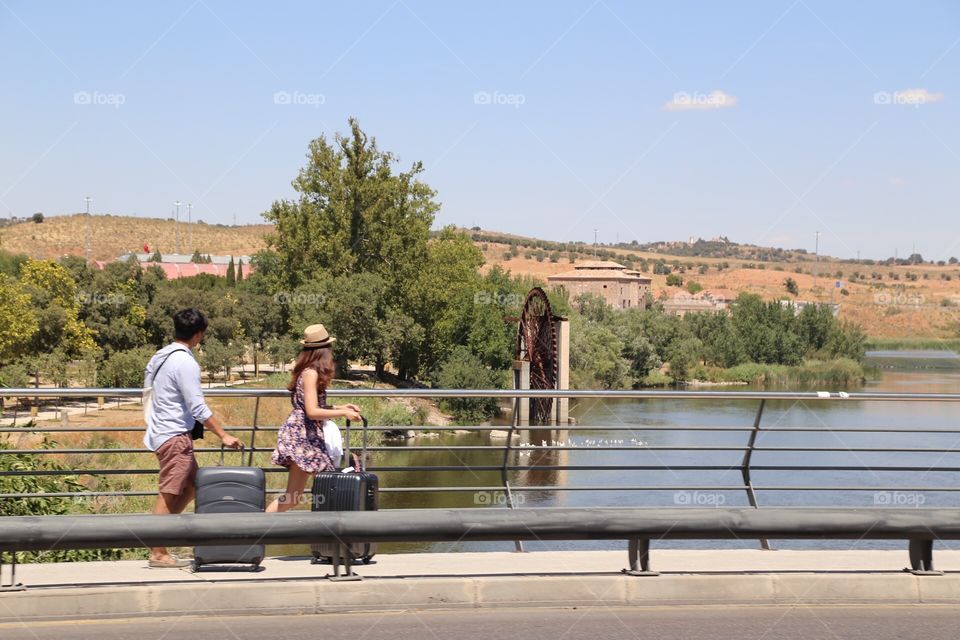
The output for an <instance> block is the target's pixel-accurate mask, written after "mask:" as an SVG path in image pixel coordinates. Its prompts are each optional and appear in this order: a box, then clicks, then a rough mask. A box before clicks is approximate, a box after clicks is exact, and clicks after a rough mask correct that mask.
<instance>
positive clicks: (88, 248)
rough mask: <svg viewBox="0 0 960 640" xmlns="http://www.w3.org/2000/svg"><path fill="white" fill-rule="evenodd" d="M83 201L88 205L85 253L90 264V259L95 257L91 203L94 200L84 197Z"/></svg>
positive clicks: (84, 243) (84, 241)
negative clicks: (91, 226)
mask: <svg viewBox="0 0 960 640" xmlns="http://www.w3.org/2000/svg"><path fill="white" fill-rule="evenodd" d="M83 200H84V202H86V203H87V215H86V216H85V218H86V221H87V224H86V230H85V232H84V235H85V237H84V239H83V253H84V255H85V256H86V257H87V262H90V259H91V258H92V257H93V234H92V233H91V232H90V202H92V201H93V198H91V197H90V196H84V198H83Z"/></svg>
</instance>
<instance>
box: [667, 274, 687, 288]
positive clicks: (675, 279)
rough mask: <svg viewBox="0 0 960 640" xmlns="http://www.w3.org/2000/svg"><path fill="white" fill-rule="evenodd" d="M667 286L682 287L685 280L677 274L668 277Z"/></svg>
mask: <svg viewBox="0 0 960 640" xmlns="http://www.w3.org/2000/svg"><path fill="white" fill-rule="evenodd" d="M667 286H668V287H682V286H683V278H682V277H680V276H679V275H677V274H675V273H671V274H669V275H667Z"/></svg>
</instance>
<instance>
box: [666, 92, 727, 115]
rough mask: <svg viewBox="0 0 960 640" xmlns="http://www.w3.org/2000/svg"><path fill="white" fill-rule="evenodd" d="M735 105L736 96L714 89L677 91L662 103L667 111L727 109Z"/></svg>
mask: <svg viewBox="0 0 960 640" xmlns="http://www.w3.org/2000/svg"><path fill="white" fill-rule="evenodd" d="M735 106H737V98H736V97H735V96H731V95H729V94H727V93H724V92H723V91H721V90H720V89H714V90H713V91H711V92H710V93H702V92H700V91H694V92H692V93H691V92H687V91H678V92H676V93H675V94H673V99H671V100H669V101H668V102H667V103H665V104H664V105H663V108H664V109H666V110H667V111H697V110H705V109H728V108H730V107H735Z"/></svg>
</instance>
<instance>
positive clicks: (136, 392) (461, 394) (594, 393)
mask: <svg viewBox="0 0 960 640" xmlns="http://www.w3.org/2000/svg"><path fill="white" fill-rule="evenodd" d="M203 394H204V395H205V396H208V397H226V398H230V397H239V398H287V399H289V397H290V392H289V391H287V390H286V389H251V388H241V389H238V388H235V387H231V388H225V387H217V388H211V389H204V390H203ZM142 395H143V390H142V389H127V388H109V389H92V388H69V387H40V388H39V389H31V388H18V389H0V398H141V397H142ZM327 396H328V397H340V398H342V397H348V398H441V399H442V398H502V399H516V398H581V399H596V400H601V399H602V400H616V399H639V400H643V399H650V400H664V399H666V400H789V401H794V402H796V401H813V402H816V401H842V402H857V401H861V402H862V401H869V402H960V393H886V392H851V393H847V392H837V391H830V392H827V391H677V390H654V391H651V390H642V389H629V390H618V391H613V390H595V389H427V388H423V389H342V388H331V389H328V390H327Z"/></svg>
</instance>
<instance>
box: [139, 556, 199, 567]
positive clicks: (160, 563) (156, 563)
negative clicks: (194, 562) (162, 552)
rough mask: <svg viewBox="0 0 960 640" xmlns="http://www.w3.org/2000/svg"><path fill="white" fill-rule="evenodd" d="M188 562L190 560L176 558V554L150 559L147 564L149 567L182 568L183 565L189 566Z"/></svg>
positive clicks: (189, 562)
mask: <svg viewBox="0 0 960 640" xmlns="http://www.w3.org/2000/svg"><path fill="white" fill-rule="evenodd" d="M190 564H191V561H190V560H184V559H182V558H178V557H177V556H174V555H171V556H170V558H169V559H167V560H153V559H151V560H150V561H149V562H148V563H147V566H148V567H150V568H151V569H183V568H184V567H189V566H190Z"/></svg>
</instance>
